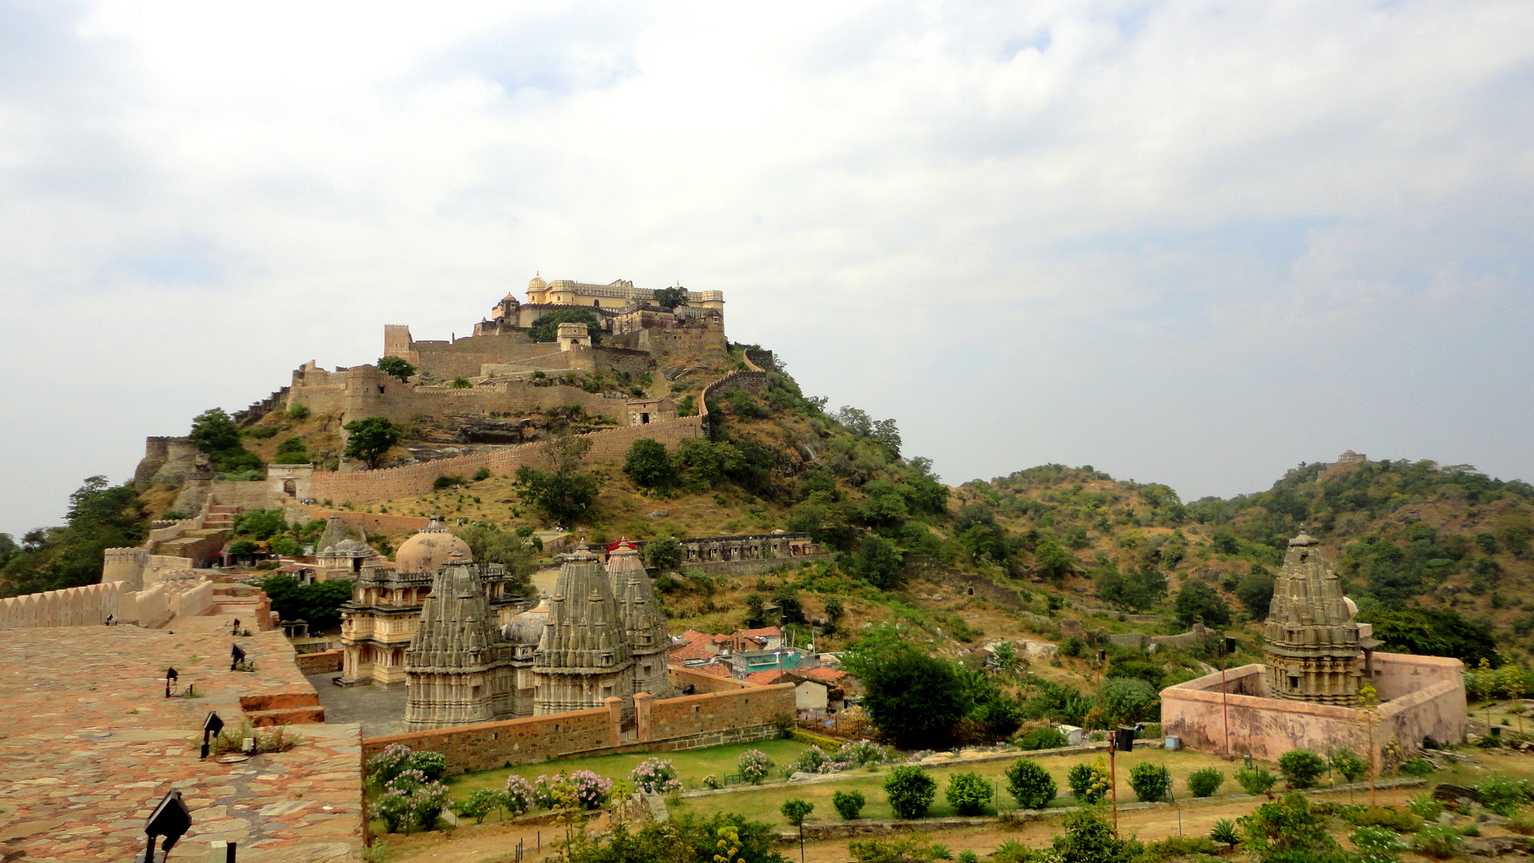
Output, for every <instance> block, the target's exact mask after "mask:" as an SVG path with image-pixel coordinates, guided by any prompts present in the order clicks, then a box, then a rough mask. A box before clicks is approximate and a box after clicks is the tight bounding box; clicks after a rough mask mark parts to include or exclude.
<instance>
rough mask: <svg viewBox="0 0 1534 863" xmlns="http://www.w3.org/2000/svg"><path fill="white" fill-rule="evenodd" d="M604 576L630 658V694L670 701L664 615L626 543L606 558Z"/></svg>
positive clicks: (668, 645) (668, 641)
mask: <svg viewBox="0 0 1534 863" xmlns="http://www.w3.org/2000/svg"><path fill="white" fill-rule="evenodd" d="M607 574H608V576H609V578H611V580H612V588H613V596H615V597H616V598H617V600H618V616H619V617H620V618H621V619H622V621H623V629H624V634H625V636H626V638H627V640H628V643H629V650H630V651H631V652H632V653H633V655H634V691H635V692H645V693H648V694H649V695H650V696H651V697H652V698H670V697H671V696H672V695H674V694H675V692H673V691H672V687H671V675H670V673H669V672H668V671H667V670H666V652H667V651H668V650H669V649H670V648H671V638H670V636H668V635H666V616H665V615H664V614H662V613H661V610H660V605H659V603H657V602H656V600H655V587H654V585H652V584H651V583H650V574H649V573H648V572H646V571H645V568H644V564H643V563H642V562H640V560H639V550H638V549H636V548H634V545H633V544H632V543H630V542H628V541H627V540H624V541H623V542H621V543H619V544H618V547H617V548H615V549H613V551H612V553H611V554H609V555H608V556H607Z"/></svg>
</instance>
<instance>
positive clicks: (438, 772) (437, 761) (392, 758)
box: [367, 743, 447, 788]
mask: <svg viewBox="0 0 1534 863" xmlns="http://www.w3.org/2000/svg"><path fill="white" fill-rule="evenodd" d="M367 770H368V784H369V785H372V786H373V787H374V788H382V787H383V786H385V785H388V784H389V783H391V782H393V781H394V779H395V778H396V777H398V776H399V775H400V774H402V773H404V772H405V771H407V770H414V771H416V772H418V773H420V774H421V780H420V781H421V782H434V781H436V780H438V779H441V778H442V774H444V773H446V772H447V759H446V758H444V757H443V756H442V754H441V753H438V752H416V751H415V750H413V749H411V748H410V747H408V746H406V745H404V744H402V743H395V744H392V745H391V746H389V747H388V748H386V749H384V751H382V752H380V753H378V754H377V755H374V756H373V757H372V758H369V759H368V763H367Z"/></svg>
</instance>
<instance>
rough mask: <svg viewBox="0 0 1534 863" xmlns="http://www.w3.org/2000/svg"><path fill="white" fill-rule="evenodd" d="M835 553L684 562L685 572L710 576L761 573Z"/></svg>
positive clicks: (831, 558)
mask: <svg viewBox="0 0 1534 863" xmlns="http://www.w3.org/2000/svg"><path fill="white" fill-rule="evenodd" d="M835 559H836V555H834V554H801V555H799V556H798V557H764V558H756V559H748V560H715V561H689V562H686V563H683V564H682V571H683V572H691V571H692V570H695V569H696V570H698V571H699V572H701V573H703V574H704V575H708V576H719V575H728V576H743V575H761V574H762V573H764V572H771V571H772V570H774V569H778V568H780V567H784V568H786V567H794V566H798V565H799V564H800V563H801V562H809V561H816V560H835Z"/></svg>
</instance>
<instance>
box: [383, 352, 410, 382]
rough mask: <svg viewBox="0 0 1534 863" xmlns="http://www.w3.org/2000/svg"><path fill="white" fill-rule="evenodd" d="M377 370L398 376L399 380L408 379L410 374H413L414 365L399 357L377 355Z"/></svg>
mask: <svg viewBox="0 0 1534 863" xmlns="http://www.w3.org/2000/svg"><path fill="white" fill-rule="evenodd" d="M378 370H379V371H381V372H383V373H384V374H386V375H391V376H393V377H396V378H399V379H400V381H401V382H404V381H408V380H410V376H411V375H413V374H415V366H413V365H411V364H410V363H409V362H407V361H405V360H403V359H401V358H399V357H379V359H378Z"/></svg>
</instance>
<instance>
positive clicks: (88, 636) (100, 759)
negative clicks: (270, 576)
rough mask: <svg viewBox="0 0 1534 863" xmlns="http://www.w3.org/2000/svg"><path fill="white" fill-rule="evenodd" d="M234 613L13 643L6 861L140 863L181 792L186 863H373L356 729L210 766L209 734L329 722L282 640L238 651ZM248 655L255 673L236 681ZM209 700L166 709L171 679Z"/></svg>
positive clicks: (2, 637) (5, 644)
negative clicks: (225, 853)
mask: <svg viewBox="0 0 1534 863" xmlns="http://www.w3.org/2000/svg"><path fill="white" fill-rule="evenodd" d="M240 611H244V609H237V608H234V607H231V608H228V609H222V610H220V611H215V612H214V614H212V615H210V616H206V617H198V618H182V619H178V620H175V621H173V622H172V623H171V624H170V625H169V627H168V628H167V629H140V628H138V627H136V626H111V627H108V626H92V627H59V628H52V629H21V630H10V631H7V632H4V633H0V769H3V771H4V779H3V781H0V859H13V858H14V856H15V855H16V853H17V852H20V859H22V860H27V861H37V863H54V861H60V863H62V861H109V860H110V861H129V860H132V859H134V855H135V854H137V853H140V852H142V850H143V847H144V833H143V825H144V820H145V818H147V817H148V815H149V813H150V811H151V810H152V809H153V808H154V806H155V805H156V804H157V803H158V802H159V801H160V799H161V798H162V797H163V796H164V795H165V793H166V792H167V791H169V790H170V789H172V788H177V789H180V791H181V793H182V796H183V798H184V799H185V801H186V804H187V806H188V808H189V809H190V810H191V813H192V828H191V830H190V832H188V833H187V835H186V836H184V837H183V838H182V840H181V843H180V844H178V845H177V846H176V848H175V850H174V851H173V852H172V854H171V856H172V859H186V860H201V859H205V858H206V855H207V853H208V851H207V849H208V844H209V843H210V842H212V841H214V840H226V841H234V842H237V843H238V844H239V852H238V853H239V859H240V861H242V863H276V861H283V863H305V861H316V863H328V861H350V860H357V859H359V854H360V851H361V848H362V835H361V830H362V784H361V763H360V761H361V749H360V746H359V728H358V726H356V725H327V724H295V725H290V726H288V728H287V731H289V732H292V733H296V734H297V735H298V736H299V737H300V738H301V742H300V743H299V745H298V746H296V747H295V748H293V749H292V750H290V751H288V752H280V753H269V754H263V755H257V756H254V757H253V758H251V759H249V760H248V761H243V762H239V763H233V764H222V763H219V762H217V761H215V760H214V759H212V758H209V759H208V760H207V761H200V760H199V759H198V757H197V756H198V748H199V745H200V743H201V728H202V722H203V718H204V717H205V716H206V715H207V714H208V712H209V711H210V710H211V711H216V712H217V713H218V714H219V716H220V718H222V719H223V720H224V722H225V723H226V726H227V727H228V728H230V729H236V728H239V727H240V723H241V721H242V719H246V718H250V719H254V720H255V721H256V722H257V724H265V723H272V722H291V721H294V720H298V721H304V720H305V719H307V720H309V721H310V722H311V723H312V722H313V720H315V719H319V720H320V721H323V713H322V711H321V710H320V708H318V707H317V706H314V705H316V704H317V703H318V702H317V700H316V699H315V695H314V690H313V688H312V687H310V686H309V684H308V683H307V682H306V681H305V680H304V678H303V676H302V675H300V674H299V673H298V669H297V668H296V667H295V666H294V665H293V649H292V647H291V646H290V645H289V644H288V643H287V640H286V639H285V638H283V636H282V635H281V633H280V632H256V633H255V634H254V635H252V636H249V637H242V638H232V637H231V636H230V635H229V627H228V621H229V619H230V618H231V617H234V616H238V614H239V612H240ZM231 643H239V644H240V646H241V647H242V648H243V649H244V650H245V651H246V653H247V655H248V656H249V658H250V659H252V660H254V662H255V664H256V669H257V670H256V672H254V673H248V672H238V671H230V670H229V653H230V651H229V647H230V644H231ZM167 666H174V667H175V668H176V670H177V671H178V672H179V673H180V679H179V680H178V682H177V689H178V690H181V689H185V687H186V686H187V685H188V684H191V685H193V686H195V687H196V691H197V693H198V695H199V697H196V698H169V699H167V698H165V697H164V688H165V680H164V676H165V669H166V667H167Z"/></svg>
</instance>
